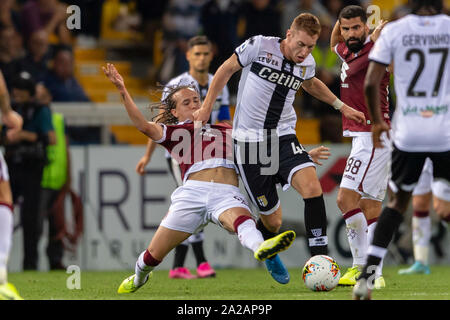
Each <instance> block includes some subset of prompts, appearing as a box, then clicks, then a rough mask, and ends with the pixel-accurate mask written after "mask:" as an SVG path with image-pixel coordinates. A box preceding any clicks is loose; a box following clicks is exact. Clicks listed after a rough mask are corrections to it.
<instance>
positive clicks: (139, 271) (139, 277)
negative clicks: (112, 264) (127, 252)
mask: <svg viewBox="0 0 450 320" xmlns="http://www.w3.org/2000/svg"><path fill="white" fill-rule="evenodd" d="M144 254H145V251H143V252H142V253H141V254H140V255H139V257H138V259H137V261H136V265H135V267H134V273H135V274H136V277H135V278H134V284H135V285H136V286H141V285H143V284H144V282H145V277H146V276H147V275H148V274H149V273H150V272H151V271H152V270H153V269H154V268H155V267H152V266H148V265H146V264H145V262H144Z"/></svg>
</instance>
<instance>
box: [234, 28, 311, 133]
mask: <svg viewBox="0 0 450 320" xmlns="http://www.w3.org/2000/svg"><path fill="white" fill-rule="evenodd" d="M280 43H281V39H280V38H276V37H265V36H255V37H252V38H250V39H248V40H247V41H245V42H244V43H243V44H242V45H240V46H239V47H237V48H236V50H235V54H236V55H237V58H238V61H239V64H240V65H241V67H242V68H243V70H242V74H241V79H240V81H239V89H238V94H237V104H236V111H235V114H234V122H233V138H235V139H236V140H239V141H261V140H262V139H263V129H276V131H277V134H278V135H279V136H283V135H287V134H295V125H296V122H297V115H296V113H295V110H294V107H293V105H292V104H293V102H294V99H295V95H296V93H297V91H298V89H299V88H300V86H301V83H302V82H303V81H304V80H307V79H311V78H313V77H314V75H315V66H316V63H315V61H314V58H313V57H312V55H311V54H310V55H308V56H307V57H306V59H305V60H304V61H303V62H302V63H298V64H295V63H294V62H292V61H289V60H287V59H286V58H285V57H284V56H283V54H282V53H281V50H280Z"/></svg>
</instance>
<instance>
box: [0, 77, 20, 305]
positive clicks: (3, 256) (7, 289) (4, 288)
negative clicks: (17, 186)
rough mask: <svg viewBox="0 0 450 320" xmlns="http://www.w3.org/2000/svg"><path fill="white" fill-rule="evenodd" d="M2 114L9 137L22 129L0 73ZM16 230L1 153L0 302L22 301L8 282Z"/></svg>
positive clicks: (5, 169) (7, 176)
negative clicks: (10, 254)
mask: <svg viewBox="0 0 450 320" xmlns="http://www.w3.org/2000/svg"><path fill="white" fill-rule="evenodd" d="M0 112H1V115H2V123H3V124H4V125H6V126H7V127H8V128H10V129H11V130H8V133H7V134H8V135H10V134H14V133H15V132H17V131H18V130H21V129H22V124H23V120H22V117H21V116H20V115H19V114H18V113H16V112H15V111H14V110H12V109H11V104H10V100H9V94H8V90H7V89H6V83H5V80H4V78H3V74H2V73H1V71H0ZM13 230H14V219H13V201H12V193H11V186H10V184H9V174H8V167H7V165H6V162H5V159H4V158H3V155H2V154H1V153H0V300H22V297H21V296H20V295H19V293H18V292H17V290H16V288H15V287H14V285H13V284H11V283H9V282H8V277H7V263H8V257H9V252H10V249H11V243H12V234H13Z"/></svg>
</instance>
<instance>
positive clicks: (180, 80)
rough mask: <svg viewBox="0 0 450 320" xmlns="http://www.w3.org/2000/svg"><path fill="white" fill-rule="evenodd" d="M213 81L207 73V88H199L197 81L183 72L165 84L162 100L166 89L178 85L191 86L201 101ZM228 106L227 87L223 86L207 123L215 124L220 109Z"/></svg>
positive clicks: (165, 94) (228, 94)
mask: <svg viewBox="0 0 450 320" xmlns="http://www.w3.org/2000/svg"><path fill="white" fill-rule="evenodd" d="M212 79H213V75H212V74H211V73H208V85H207V86H201V85H200V84H199V83H198V82H197V80H195V79H194V78H193V77H192V76H191V75H190V74H189V72H185V73H182V74H180V75H179V76H177V77H175V78H172V79H171V80H170V81H169V82H168V83H167V84H166V87H165V88H164V90H163V95H162V99H165V98H166V96H167V93H168V89H167V88H168V87H174V86H180V85H190V84H193V85H194V86H195V87H196V88H197V90H198V92H199V93H200V98H201V100H202V101H203V100H204V99H205V97H206V94H207V92H208V89H209V86H210V85H211V82H212ZM229 104H230V93H229V91H228V87H227V86H225V87H224V88H223V90H222V91H221V92H220V93H219V95H218V96H217V99H216V102H215V103H214V106H213V110H212V111H211V116H210V118H209V121H208V123H211V124H215V123H216V122H217V120H218V116H219V111H220V107H221V106H223V105H225V106H227V107H228V106H229Z"/></svg>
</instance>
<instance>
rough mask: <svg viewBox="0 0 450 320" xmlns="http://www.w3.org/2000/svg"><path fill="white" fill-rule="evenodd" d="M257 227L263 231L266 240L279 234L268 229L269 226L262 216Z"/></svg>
mask: <svg viewBox="0 0 450 320" xmlns="http://www.w3.org/2000/svg"><path fill="white" fill-rule="evenodd" d="M256 229H258V230H259V231H260V232H261V233H262V236H263V239H264V240H267V239H270V238H273V237H275V236H276V235H277V233H274V232H271V231H269V230H267V228H266V226H265V225H264V223H263V222H262V220H261V218H259V219H258V221H257V222H256Z"/></svg>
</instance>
